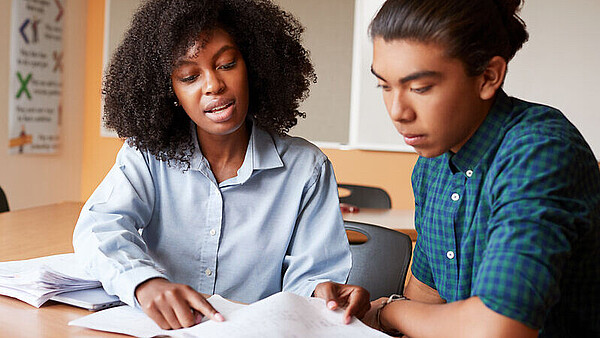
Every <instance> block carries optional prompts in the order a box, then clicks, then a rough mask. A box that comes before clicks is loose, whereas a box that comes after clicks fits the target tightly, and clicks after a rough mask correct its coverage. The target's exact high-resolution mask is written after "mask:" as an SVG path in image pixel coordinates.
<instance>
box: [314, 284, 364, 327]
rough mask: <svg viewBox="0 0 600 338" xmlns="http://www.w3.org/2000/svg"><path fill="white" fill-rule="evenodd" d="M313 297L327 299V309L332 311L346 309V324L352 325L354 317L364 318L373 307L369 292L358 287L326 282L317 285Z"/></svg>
mask: <svg viewBox="0 0 600 338" xmlns="http://www.w3.org/2000/svg"><path fill="white" fill-rule="evenodd" d="M313 295H314V296H315V297H318V298H321V299H325V302H326V304H327V307H328V308H329V309H331V310H335V309H337V308H346V312H345V313H344V323H345V324H348V323H350V321H351V320H352V316H356V317H357V318H359V319H360V318H362V317H363V316H364V315H365V313H366V312H367V311H369V308H370V307H371V305H370V303H369V291H367V290H365V289H363V288H362V287H360V286H356V285H348V284H338V283H334V282H324V283H320V284H319V285H317V287H316V288H315V291H314V292H313Z"/></svg>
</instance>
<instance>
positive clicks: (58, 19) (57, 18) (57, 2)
mask: <svg viewBox="0 0 600 338" xmlns="http://www.w3.org/2000/svg"><path fill="white" fill-rule="evenodd" d="M54 3H55V4H56V7H58V15H57V16H56V19H54V21H57V22H58V21H60V19H61V18H62V15H63V6H62V5H61V4H60V1H59V0H54Z"/></svg>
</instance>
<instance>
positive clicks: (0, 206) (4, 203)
mask: <svg viewBox="0 0 600 338" xmlns="http://www.w3.org/2000/svg"><path fill="white" fill-rule="evenodd" d="M6 211H10V208H9V207H8V199H7V198H6V194H5V193H4V190H2V187H0V213H2V212H6Z"/></svg>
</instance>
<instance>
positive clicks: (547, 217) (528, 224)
mask: <svg viewBox="0 0 600 338" xmlns="http://www.w3.org/2000/svg"><path fill="white" fill-rule="evenodd" d="M514 132H516V133H519V131H514ZM565 135H566V134H562V135H561V133H560V132H558V131H557V133H556V134H555V135H548V134H547V133H541V134H540V133H526V131H525V130H523V133H522V135H512V136H511V137H508V138H507V139H508V140H509V141H508V142H507V143H506V144H503V145H502V146H501V148H500V149H499V152H498V154H497V156H496V159H497V161H495V163H494V165H493V166H492V167H491V168H490V173H489V174H490V175H491V176H492V177H495V178H494V180H493V181H492V182H490V184H489V185H488V186H487V187H484V191H485V193H486V194H488V196H487V198H488V199H489V200H490V205H491V209H492V210H491V217H490V221H489V228H488V230H487V238H488V244H487V247H486V250H485V253H484V256H483V260H482V263H481V265H480V266H479V269H478V271H477V272H476V275H475V278H474V281H473V287H472V291H471V294H472V296H478V297H479V298H480V299H481V300H482V301H483V303H484V304H485V305H486V306H487V307H489V308H491V309H492V310H494V311H495V312H497V313H500V314H502V315H505V316H508V317H510V318H513V319H516V320H518V321H520V322H522V323H525V324H526V325H528V326H530V327H533V328H540V327H542V326H543V324H544V319H545V315H546V314H547V312H548V310H549V309H550V308H551V307H552V306H553V305H554V304H555V303H556V302H557V301H558V299H559V296H560V290H559V282H560V279H561V272H562V270H563V267H564V266H565V263H566V261H567V259H568V258H569V256H570V254H571V249H572V245H573V243H574V242H575V241H576V240H578V238H577V234H578V233H579V234H582V233H586V232H588V231H587V230H589V228H590V227H591V224H590V221H589V213H590V210H587V209H588V206H587V204H586V203H585V202H584V200H585V199H586V198H591V197H590V196H586V195H585V194H586V191H589V190H590V189H587V188H586V186H587V187H589V186H590V185H593V184H594V183H593V182H592V176H591V175H590V174H587V175H586V173H590V172H593V170H594V168H590V167H589V163H590V160H589V154H590V151H589V149H588V148H586V146H585V143H584V142H580V141H579V140H573V139H568V138H567V136H565ZM568 137H571V138H572V137H574V135H573V134H570V135H568ZM565 138H567V139H565ZM591 163H594V162H593V161H592V162H591ZM596 169H597V168H596ZM484 198H486V197H484ZM586 228H587V229H586Z"/></svg>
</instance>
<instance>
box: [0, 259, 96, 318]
mask: <svg viewBox="0 0 600 338" xmlns="http://www.w3.org/2000/svg"><path fill="white" fill-rule="evenodd" d="M99 286H101V285H100V282H99V281H97V280H93V279H92V278H91V277H89V276H88V275H87V274H85V272H83V270H82V269H81V268H80V265H79V263H78V262H77V261H76V258H75V255H74V254H63V255H54V256H47V257H40V258H34V259H28V260H22V261H12V262H0V295H5V296H9V297H14V298H17V299H19V300H22V301H24V302H26V303H29V304H31V305H33V306H35V307H40V306H41V305H42V304H44V303H45V302H46V301H47V300H48V299H50V298H52V297H53V296H55V295H57V294H60V293H63V292H66V291H77V290H84V289H91V288H97V287H99Z"/></svg>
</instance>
